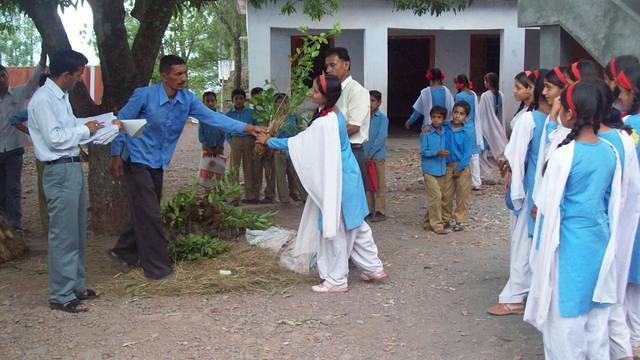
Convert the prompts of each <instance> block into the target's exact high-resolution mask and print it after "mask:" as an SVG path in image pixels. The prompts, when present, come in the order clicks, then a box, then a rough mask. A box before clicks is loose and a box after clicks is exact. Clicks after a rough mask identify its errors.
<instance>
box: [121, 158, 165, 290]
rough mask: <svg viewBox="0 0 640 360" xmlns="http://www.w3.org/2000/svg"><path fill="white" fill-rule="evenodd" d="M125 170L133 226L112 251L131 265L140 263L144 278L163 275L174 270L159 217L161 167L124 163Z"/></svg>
mask: <svg viewBox="0 0 640 360" xmlns="http://www.w3.org/2000/svg"><path fill="white" fill-rule="evenodd" d="M124 173H125V181H126V184H127V199H128V202H129V211H130V212H131V226H132V227H131V229H129V230H127V231H125V232H124V233H123V234H122V235H120V238H119V239H118V243H117V244H116V246H115V247H114V248H113V252H114V253H115V254H116V255H118V256H119V257H120V258H121V259H123V260H124V261H126V262H127V263H129V264H131V265H134V264H137V263H138V262H139V263H140V266H141V267H142V269H143V270H144V275H145V276H146V277H147V278H149V279H159V278H163V277H165V276H167V275H169V274H171V272H172V271H173V270H172V269H171V260H170V259H169V251H168V249H167V238H166V236H165V234H164V228H163V226H162V219H161V218H160V199H161V196H162V178H163V174H164V173H163V170H162V169H153V168H151V167H149V166H147V165H143V164H136V163H131V162H125V163H124Z"/></svg>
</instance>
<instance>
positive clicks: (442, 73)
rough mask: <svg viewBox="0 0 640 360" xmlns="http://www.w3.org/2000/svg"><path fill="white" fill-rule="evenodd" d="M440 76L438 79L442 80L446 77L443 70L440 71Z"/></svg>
mask: <svg viewBox="0 0 640 360" xmlns="http://www.w3.org/2000/svg"><path fill="white" fill-rule="evenodd" d="M440 76H442V78H441V79H440V81H444V79H446V76H445V75H444V71H440Z"/></svg>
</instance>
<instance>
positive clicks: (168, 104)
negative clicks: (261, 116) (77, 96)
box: [108, 55, 264, 279]
mask: <svg viewBox="0 0 640 360" xmlns="http://www.w3.org/2000/svg"><path fill="white" fill-rule="evenodd" d="M160 77H161V79H162V82H161V83H160V84H156V85H151V86H147V87H143V88H138V89H136V90H135V91H134V93H133V95H132V96H131V98H129V101H128V102H127V104H126V105H125V106H124V107H123V108H122V109H120V111H119V113H118V118H120V119H138V118H144V119H146V120H147V125H145V127H144V131H143V132H142V135H141V136H139V137H132V136H129V135H127V134H124V133H120V134H119V135H118V137H116V139H115V140H114V141H113V142H112V144H111V155H112V158H111V167H110V170H111V174H112V175H113V176H114V177H119V176H122V175H123V174H124V175H125V182H126V185H127V193H128V201H129V209H130V211H131V225H132V228H131V229H130V230H128V231H126V232H125V233H123V234H122V235H121V236H120V239H119V240H118V242H117V244H116V245H115V247H114V248H113V249H111V250H109V253H108V254H109V256H110V257H111V258H112V259H113V260H114V261H115V262H117V263H118V264H119V265H120V266H121V270H122V271H125V272H126V271H128V270H130V269H131V267H132V266H135V265H136V264H138V263H139V264H140V266H142V269H143V270H144V273H145V276H146V277H147V278H149V279H161V278H164V277H166V276H168V275H169V274H171V273H172V272H173V270H172V268H171V261H170V259H169V252H168V250H167V240H166V238H165V235H164V229H163V225H162V220H161V218H160V199H161V194H162V178H163V174H164V170H165V169H166V168H167V167H168V166H169V162H170V161H171V157H172V156H173V152H174V151H175V148H176V144H177V143H178V138H179V137H180V134H181V133H182V129H183V128H184V124H185V122H186V120H187V118H188V117H189V116H193V117H195V118H196V119H198V120H199V121H200V122H201V123H205V124H207V125H211V126H215V127H218V128H220V129H222V130H224V131H227V132H231V133H242V132H247V133H251V134H258V133H261V132H263V131H264V129H263V128H261V127H257V126H254V125H252V124H246V123H243V122H240V121H235V120H233V119H230V118H228V117H227V116H225V115H223V114H220V113H217V112H214V111H211V110H210V109H208V108H207V107H206V106H204V104H202V102H201V101H200V100H199V99H198V98H197V97H196V96H195V95H194V94H193V93H192V92H190V91H187V90H185V89H184V86H185V85H186V83H187V66H186V63H185V61H184V60H183V59H181V58H180V57H178V56H175V55H167V56H163V57H162V59H160Z"/></svg>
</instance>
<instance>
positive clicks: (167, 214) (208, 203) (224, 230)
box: [160, 170, 276, 240]
mask: <svg viewBox="0 0 640 360" xmlns="http://www.w3.org/2000/svg"><path fill="white" fill-rule="evenodd" d="M234 174H235V170H232V171H230V172H228V173H227V174H226V175H225V176H224V177H223V178H222V179H221V180H217V179H215V178H213V179H212V180H211V187H210V188H208V189H206V190H205V191H204V193H202V192H198V191H197V190H195V189H193V188H183V189H181V190H180V191H179V192H178V193H177V194H176V195H175V196H174V197H173V198H172V199H170V200H168V201H165V202H162V204H161V206H160V214H161V217H162V222H163V224H164V225H165V227H166V228H167V230H168V231H169V233H170V235H171V238H172V239H173V240H175V239H180V238H181V237H184V236H186V235H188V234H192V233H196V234H215V235H216V236H218V237H233V236H237V235H238V234H240V233H241V232H242V231H244V230H245V229H254V230H265V229H267V228H269V227H270V226H271V225H272V224H271V222H270V219H271V218H273V216H274V215H275V214H276V213H275V212H272V211H269V212H267V213H264V214H257V213H255V212H253V211H249V210H245V209H240V208H236V207H235V206H233V205H231V204H229V200H230V199H234V198H237V197H239V195H240V192H241V188H240V185H239V184H238V183H237V182H236V181H234V180H233V179H234Z"/></svg>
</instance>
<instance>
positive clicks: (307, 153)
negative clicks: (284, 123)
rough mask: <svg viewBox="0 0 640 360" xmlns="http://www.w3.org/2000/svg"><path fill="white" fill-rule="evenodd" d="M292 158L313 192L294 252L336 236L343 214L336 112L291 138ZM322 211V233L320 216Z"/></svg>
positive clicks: (312, 248) (308, 251)
mask: <svg viewBox="0 0 640 360" xmlns="http://www.w3.org/2000/svg"><path fill="white" fill-rule="evenodd" d="M289 153H290V155H291V162H292V163H293V167H294V168H295V170H296V173H297V174H298V177H299V178H300V182H301V183H302V186H304V188H305V190H306V191H307V193H308V194H309V196H308V198H307V202H306V204H305V206H304V211H303V212H302V218H301V219H300V226H299V227H298V236H297V238H296V245H295V248H294V255H300V254H311V253H314V252H316V251H318V247H319V244H320V239H321V238H324V239H333V238H334V237H335V236H336V233H337V231H338V227H339V225H340V221H341V216H342V209H341V206H342V202H341V200H342V157H341V156H342V154H341V150H340V133H339V131H338V118H337V116H336V113H335V112H330V113H329V114H327V115H326V116H323V117H320V118H317V119H316V120H315V121H314V122H313V123H312V124H311V126H309V127H308V128H307V129H305V130H304V131H302V132H301V133H299V134H298V135H296V136H294V137H291V138H289ZM320 214H322V233H320V229H318V219H319V216H320Z"/></svg>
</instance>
